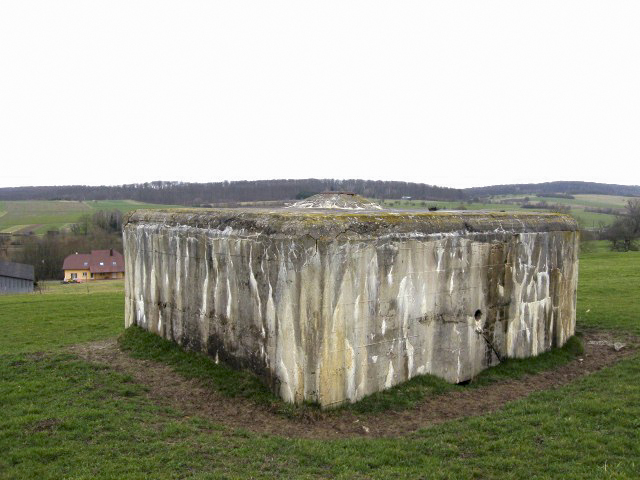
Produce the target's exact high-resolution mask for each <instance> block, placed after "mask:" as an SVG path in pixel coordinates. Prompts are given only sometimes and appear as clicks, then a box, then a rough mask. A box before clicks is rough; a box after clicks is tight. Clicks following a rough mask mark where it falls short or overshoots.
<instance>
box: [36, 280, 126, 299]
mask: <svg viewBox="0 0 640 480" xmlns="http://www.w3.org/2000/svg"><path fill="white" fill-rule="evenodd" d="M38 288H39V291H40V292H42V293H43V294H51V293H59V294H63V293H66V294H75V293H77V294H86V293H119V294H121V295H122V294H123V292H124V279H117V280H96V281H89V282H84V283H67V284H64V283H62V282H61V281H60V280H43V281H40V282H38Z"/></svg>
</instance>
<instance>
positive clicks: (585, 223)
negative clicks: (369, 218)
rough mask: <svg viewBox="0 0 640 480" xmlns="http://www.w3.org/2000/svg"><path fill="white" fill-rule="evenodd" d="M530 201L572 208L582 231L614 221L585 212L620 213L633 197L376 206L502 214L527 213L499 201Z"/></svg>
mask: <svg viewBox="0 0 640 480" xmlns="http://www.w3.org/2000/svg"><path fill="white" fill-rule="evenodd" d="M525 197H529V201H530V202H531V203H537V202H541V201H543V200H544V201H546V202H547V203H550V204H551V203H553V204H556V203H557V204H561V205H569V206H570V207H571V211H570V213H571V215H573V216H574V217H575V218H576V219H577V220H578V222H579V223H580V226H581V227H583V228H597V227H599V226H600V225H601V224H603V225H609V224H611V223H612V222H613V221H614V220H615V216H614V215H609V214H605V213H596V212H587V211H585V208H589V207H593V208H613V209H621V208H623V207H624V206H625V204H626V203H627V201H628V200H629V199H631V198H632V197H622V196H616V195H575V198H573V199H567V198H550V197H536V196H535V195H497V196H495V197H493V198H492V201H493V202H494V203H477V202H443V201H428V200H384V201H381V200H377V201H378V202H379V203H381V204H384V205H385V206H387V207H391V208H398V209H423V208H425V207H434V206H435V207H438V208H439V209H459V208H464V209H467V210H498V211H500V210H504V211H527V212H531V210H530V209H523V208H521V207H520V206H519V205H518V204H509V203H498V202H500V201H501V200H506V199H515V200H522V199H524V198H525Z"/></svg>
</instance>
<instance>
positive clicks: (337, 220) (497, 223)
mask: <svg viewBox="0 0 640 480" xmlns="http://www.w3.org/2000/svg"><path fill="white" fill-rule="evenodd" d="M126 223H127V224H162V225H169V226H188V227H196V228H206V229H216V230H226V229H229V228H231V229H232V230H234V231H237V232H238V233H239V234H240V233H241V232H242V233H245V234H263V235H289V236H305V235H310V236H312V237H314V238H316V239H318V238H323V237H324V238H327V237H330V238H335V237H337V236H339V235H341V234H353V235H360V236H382V235H403V236H404V235H411V234H414V235H429V234H438V233H451V232H470V233H483V232H494V231H496V230H498V231H501V230H503V231H505V232H513V233H525V232H549V231H576V230H578V224H577V222H576V220H575V219H574V218H573V217H571V216H569V215H564V214H558V213H539V212H493V211H492V212H488V211H436V212H426V211H420V212H400V211H390V210H381V211H366V212H360V211H340V210H337V211H336V210H317V209H313V210H312V209H304V210H302V209H277V210H268V209H231V208H229V209H164V210H136V211H134V212H132V213H131V214H129V215H128V217H127V220H126Z"/></svg>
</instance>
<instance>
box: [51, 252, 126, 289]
mask: <svg viewBox="0 0 640 480" xmlns="http://www.w3.org/2000/svg"><path fill="white" fill-rule="evenodd" d="M62 269H63V270H64V280H65V282H69V281H76V282H87V281H91V280H106V279H108V278H124V257H123V256H122V254H121V253H120V252H117V251H116V250H114V249H111V250H91V253H74V254H73V255H69V256H68V257H67V258H65V259H64V264H63V265H62Z"/></svg>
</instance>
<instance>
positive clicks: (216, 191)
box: [0, 179, 465, 205]
mask: <svg viewBox="0 0 640 480" xmlns="http://www.w3.org/2000/svg"><path fill="white" fill-rule="evenodd" d="M325 191H350V192H354V193H357V194H359V195H362V196H364V197H369V198H381V199H387V198H401V197H403V196H410V197H412V198H415V199H420V200H448V201H457V200H463V199H464V198H465V194H464V193H463V192H462V191H461V190H457V189H454V188H444V187H436V186H433V185H427V184H424V183H410V182H392V181H373V180H335V179H320V180H319V179H305V180H256V181H237V182H212V183H188V182H164V181H156V182H148V183H136V184H130V185H118V186H99V187H95V186H86V185H71V186H51V187H12V188H0V200H76V201H83V200H137V201H140V202H148V203H162V204H175V205H200V204H215V203H226V202H251V201H273V200H294V199H296V198H303V197H306V196H309V195H312V194H314V193H319V192H325Z"/></svg>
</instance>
